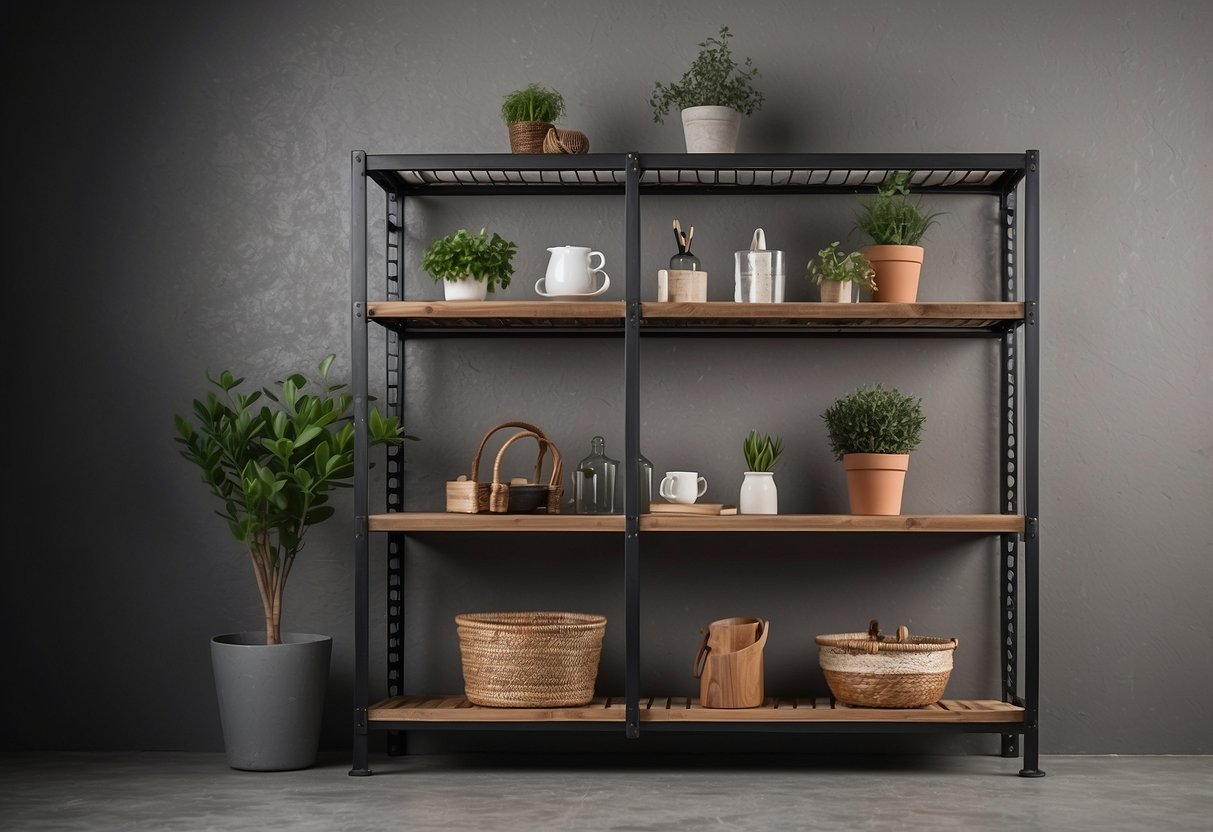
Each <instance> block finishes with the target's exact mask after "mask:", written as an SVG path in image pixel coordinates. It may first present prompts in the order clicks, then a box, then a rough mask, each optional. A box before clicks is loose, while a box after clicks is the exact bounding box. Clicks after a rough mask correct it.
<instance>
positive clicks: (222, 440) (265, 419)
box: [175, 354, 416, 644]
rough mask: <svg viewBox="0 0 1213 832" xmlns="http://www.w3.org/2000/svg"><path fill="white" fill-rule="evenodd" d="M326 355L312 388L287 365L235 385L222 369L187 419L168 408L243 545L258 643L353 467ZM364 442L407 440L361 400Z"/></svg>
mask: <svg viewBox="0 0 1213 832" xmlns="http://www.w3.org/2000/svg"><path fill="white" fill-rule="evenodd" d="M333 358H334V356H333V355H331V354H330V355H327V356H325V358H324V360H323V361H321V362H320V364H319V367H318V369H319V374H320V378H319V382H318V392H316V393H314V394H312V393H306V392H304V389H305V388H306V387H307V386H308V384H309V381H308V379H307V378H306V376H304V375H302V374H299V373H296V374H292V375H290V376H288V377H287V378H286V380H284V381H280V382H277V383H276V384H275V385H274V387H273V389H271V388H269V387H262V388H261V389H259V390H253V391H252V392H247V393H246V392H243V391H242V390H241V389H240V388H241V385H243V384H244V379H243V378H236V377H235V376H233V375H232V373H231V372H229V371H227V370H224V371H223V372H221V373H219V375H218V376H217V377H215V378H212V377H211V375H210V373H209V372H208V373H207V376H206V378H207V381H208V382H210V384H211V386H212V387H214V388H215V389H214V390H210V391H208V392H207V394H206V396H205V397H204V398H201V399H195V400H194V418H193V419H192V420H191V419H189V418H187V417H184V416H181V415H177V416H176V417H175V421H176V426H177V437H176V441H177V442H178V443H179V444H180V445H181V446H182V447H181V455H182V456H184V457H185V458H186V459H188V460H189V461H190V462H193V463H194V464H195V465H197V466H198V468H199V470H200V471H201V472H202V481H203V483H205V484H206V486H207V488H208V489H209V490H210V492H211V493H212V494H213V495H214V496H215V497H216V498H218V500H219V502H220V504H221V505H222V510H220V511H218V512H217V514H219V516H220V517H222V518H223V519H224V520H225V521H226V522H227V526H228V529H229V530H230V531H231V533H232V536H233V537H235V538H236V540H238V541H240V543H242V544H243V545H244V546H245V548H246V549H247V551H248V554H249V558H250V559H251V561H252V565H253V576H254V577H255V578H256V581H257V590H258V592H259V593H260V595H261V603H262V606H263V608H264V613H265V640H266V644H281V643H282V596H283V592H284V590H285V588H286V580H287V578H288V577H289V576H290V573H291V567H292V566H293V565H294V563H295V557H296V556H297V555H298V554H299V551H300V550H301V549H302V548H303V545H304V537H305V535H306V534H307V531H308V530H309V529H310V528H311V527H312V526H314V525H316V524H317V523H321V522H323V521H325V520H327V519H328V518H330V517H332V516H333V511H334V509H333V507H332V506H330V505H328V499H329V495H330V493H331V492H332V491H333V490H334V489H336V488H341V487H348V486H349V484H350V479H351V477H352V475H353V471H354V425H353V419H352V416H351V414H350V410H351V406H352V404H353V396H352V395H351V394H350V393H348V392H345V391H344V388H345V387H346V385H344V384H332V383H330V382H329V381H328V372H329V367H330V366H331V365H332V363H333ZM367 421H368V425H367V427H368V435H369V438H370V444H371V445H382V444H387V443H397V442H401V441H403V440H405V439H415V438H416V437H413V436H409V435H408V434H406V433H405V432H404V429H403V427H401V425H400V421H399V419H397V418H396V417H395V416H391V417H387V418H385V417H384V416H383V415H382V414H380V412H379V411H378V410H375V409H371V411H370V413H369V416H368V420H367Z"/></svg>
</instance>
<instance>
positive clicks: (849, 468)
mask: <svg viewBox="0 0 1213 832" xmlns="http://www.w3.org/2000/svg"><path fill="white" fill-rule="evenodd" d="M822 418H823V419H824V420H825V423H826V428H827V429H828V431H829V434H830V447H831V448H832V449H833V451H834V456H835V457H836V458H837V459H839V460H841V461H842V465H843V468H844V469H845V470H846V474H847V493H848V495H849V497H850V501H851V513H852V514H901V496H902V491H903V488H904V486H905V478H906V470H907V468H908V467H909V464H910V453H911V452H912V451H914V449H916V448H917V447H918V445H919V443H920V442H921V441H922V427H923V424H924V422H925V421H926V419H925V417H924V416H923V412H922V400H921V399H916V398H914V397H913V396H908V395H905V394H903V393H901V391H899V390H897V389H896V388H894V389H886V388H885V387H883V386H881V385H879V384H878V385H876V386H874V387H861V388H859V389H858V390H856V391H855V392H853V393H849V394H847V395H846V396H843V397H842V398H840V399H838V400H837V401H836V402H834V404H832V405H830V407H829V408H827V409H826V412H825V413H824V414H822Z"/></svg>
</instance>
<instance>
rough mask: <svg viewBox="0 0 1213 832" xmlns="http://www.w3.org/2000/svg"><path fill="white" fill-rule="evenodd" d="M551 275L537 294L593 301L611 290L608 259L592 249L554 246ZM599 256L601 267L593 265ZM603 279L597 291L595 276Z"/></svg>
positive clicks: (540, 282) (541, 281)
mask: <svg viewBox="0 0 1213 832" xmlns="http://www.w3.org/2000/svg"><path fill="white" fill-rule="evenodd" d="M548 251H549V252H551V258H550V259H549V260H548V271H547V274H546V275H545V276H543V277H541V278H539V280H537V281H536V282H535V292H536V293H537V294H539V295H542V296H543V297H545V298H557V297H567V296H571V295H576V296H580V297H586V298H592V297H594V296H595V295H601V294H602V293H603V292H605V291H606V290H607V289H609V288H610V286H611V278H610V277H609V276H608V275H607V273H606V272H604V271H603V270H602V268H603V266H605V265H606V255H604V254H603V253H602V252H601V251H591V250H590V247H589V246H552V247H551V248H549V249H548ZM594 255H598V265H597V266H594V265H591V260H592V259H593V257H594ZM596 274H601V275H602V286H601V287H600V288H598V289H595V288H594V275H596Z"/></svg>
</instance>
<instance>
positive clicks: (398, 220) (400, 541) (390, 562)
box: [383, 189, 407, 757]
mask: <svg viewBox="0 0 1213 832" xmlns="http://www.w3.org/2000/svg"><path fill="white" fill-rule="evenodd" d="M383 225H384V229H383V230H384V243H385V245H384V254H385V255H386V258H385V259H386V261H387V262H386V264H385V267H384V268H385V272H386V273H385V275H384V277H385V282H386V284H387V299H388V300H389V301H399V300H404V195H403V194H401V193H398V192H397V191H396V190H394V189H391V190H388V191H387V192H386V194H385V198H384V212H383ZM405 337H406V330H405V328H404V325H403V322H402V324H401V326H400V330H399V331H397V330H395V329H389V330H387V339H386V346H385V352H386V356H385V358H386V366H385V368H384V369H385V372H386V376H387V378H386V379H385V381H386V382H387V407H388V410H389V412H390V413H391V414H392V415H393V416H395V417H397V418H398V419H399V420H400V424H402V425H403V424H404V387H405V373H404V348H405ZM387 510H388V511H389V512H398V511H404V447H403V446H402V445H400V444H390V445H388V446H387ZM404 547H405V535H404V533H403V532H390V533H389V534H388V536H387V599H386V600H387V656H386V657H385V658H386V659H387V694H388V696H402V695H403V694H404ZM406 738H407V734H406V733H405V732H404V731H403V730H392V731H388V732H387V753H388V756H390V757H398V756H401V755H403V754H404V753H405V742H406Z"/></svg>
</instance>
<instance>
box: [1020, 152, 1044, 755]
mask: <svg viewBox="0 0 1213 832" xmlns="http://www.w3.org/2000/svg"><path fill="white" fill-rule="evenodd" d="M1025 162H1026V167H1027V171H1026V175H1025V183H1024V215H1023V223H1024V231H1023V236H1024V264H1023V265H1024V317H1025V318H1026V320H1025V322H1024V354H1023V363H1024V373H1023V375H1024V396H1023V399H1024V403H1025V405H1026V408H1025V409H1026V413H1025V419H1024V434H1025V438H1026V439H1027V443H1026V445H1027V447H1026V449H1024V448H1021V449H1020V454H1019V459H1020V463H1021V465H1022V468H1021V471H1020V475H1021V478H1022V482H1023V491H1024V498H1025V500H1024V501H1025V515H1026V516H1025V523H1026V529H1025V534H1024V537H1025V540H1024V569H1023V572H1024V575H1023V584H1024V588H1023V592H1024V602H1025V606H1026V610H1025V615H1024V671H1023V672H1024V680H1025V694H1024V711H1025V712H1024V743H1023V768H1022V769H1021V770H1020V772H1019V774H1020V776H1021V777H1043V776H1044V774H1045V773H1044V772H1043V771H1041V769H1040V152H1039V151H1036V150H1029V151H1028V152H1027V154H1026V159H1025Z"/></svg>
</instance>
